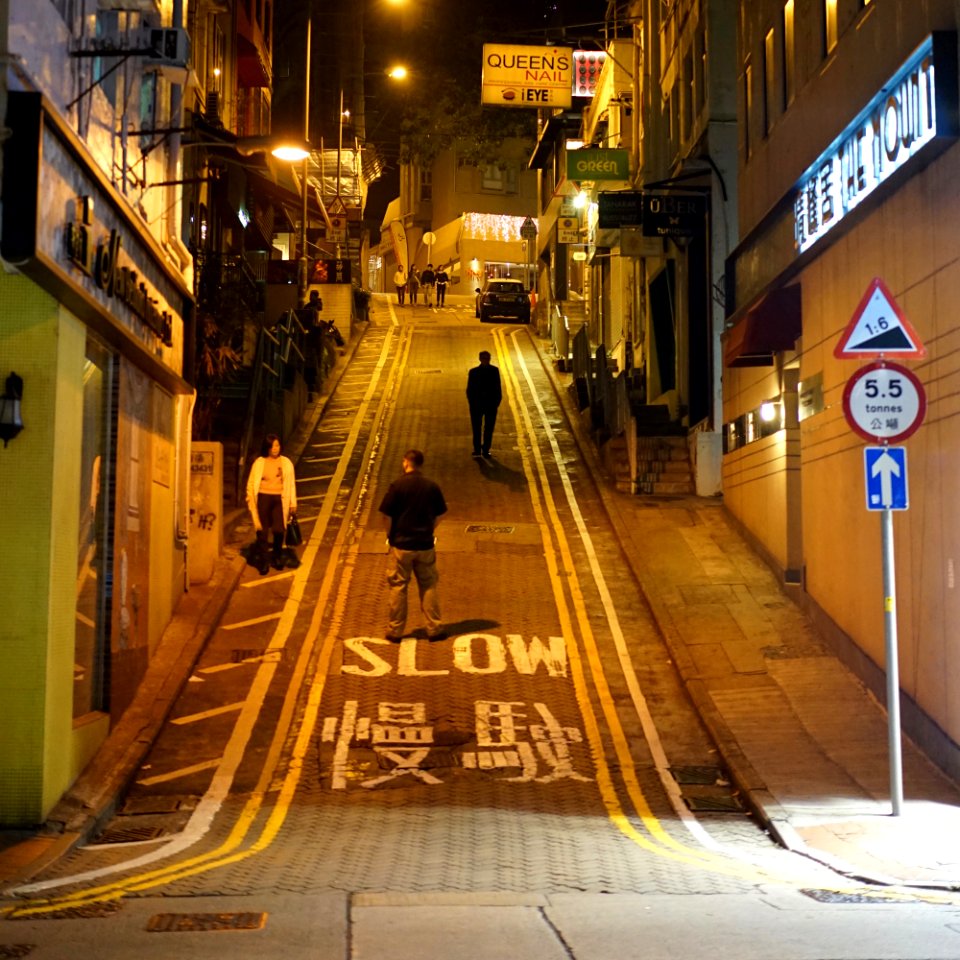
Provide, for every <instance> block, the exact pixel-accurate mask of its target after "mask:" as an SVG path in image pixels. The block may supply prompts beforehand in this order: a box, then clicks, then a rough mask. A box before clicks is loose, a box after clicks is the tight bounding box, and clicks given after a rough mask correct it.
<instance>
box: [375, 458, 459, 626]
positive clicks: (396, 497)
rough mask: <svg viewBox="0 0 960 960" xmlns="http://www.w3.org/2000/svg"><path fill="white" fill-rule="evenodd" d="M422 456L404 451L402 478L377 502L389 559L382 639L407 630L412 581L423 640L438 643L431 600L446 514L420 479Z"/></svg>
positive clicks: (436, 611)
mask: <svg viewBox="0 0 960 960" xmlns="http://www.w3.org/2000/svg"><path fill="white" fill-rule="evenodd" d="M422 467H423V454H422V453H421V452H420V451H419V450H408V451H407V452H406V453H405V454H404V455H403V473H402V475H401V476H400V477H398V478H397V479H396V480H394V481H393V483H391V484H390V487H389V489H388V490H387V492H386V493H385V494H384V497H383V500H382V501H381V502H380V508H379V509H380V513H381V514H382V515H383V522H384V527H385V529H386V531H387V544H388V545H389V551H390V556H389V559H388V561H387V584H388V585H389V587H390V609H389V614H388V622H387V639H388V640H394V641H397V640H400V639H402V638H403V635H404V630H405V629H406V625H407V588H408V587H409V586H410V578H411V577H416V580H417V588H418V589H419V591H420V609H421V611H422V612H423V616H424V619H425V620H426V621H427V636H428V637H429V638H430V639H431V640H440V639H442V638H443V637H445V636H446V633H445V632H444V629H443V622H442V621H441V619H440V602H439V599H438V597H437V582H438V580H439V575H438V573H437V554H436V550H435V544H436V529H437V524H438V523H439V522H440V518H441V517H442V516H443V515H444V514H445V513H446V512H447V504H446V501H445V500H444V499H443V493H442V492H441V490H440V487H439V486H438V485H437V484H436V483H434V481H433V480H430V479H429V478H428V477H425V476H424V475H423V473H422Z"/></svg>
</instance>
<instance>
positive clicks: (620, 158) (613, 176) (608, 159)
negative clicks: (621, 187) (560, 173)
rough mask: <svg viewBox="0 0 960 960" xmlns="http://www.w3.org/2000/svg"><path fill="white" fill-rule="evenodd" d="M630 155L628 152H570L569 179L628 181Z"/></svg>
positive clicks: (568, 160)
mask: <svg viewBox="0 0 960 960" xmlns="http://www.w3.org/2000/svg"><path fill="white" fill-rule="evenodd" d="M629 178H630V155H629V154H628V153H627V151H626V150H592V149H589V148H587V149H584V150H568V151H567V179H569V180H576V181H577V182H578V183H579V182H580V181H581V180H628V179H629Z"/></svg>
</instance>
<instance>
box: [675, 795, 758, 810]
mask: <svg viewBox="0 0 960 960" xmlns="http://www.w3.org/2000/svg"><path fill="white" fill-rule="evenodd" d="M683 800H684V802H685V803H686V805H687V806H688V807H689V808H690V809H691V810H693V811H694V812H695V813H742V812H743V805H742V804H741V803H740V801H739V800H738V799H737V798H736V797H684V798H683Z"/></svg>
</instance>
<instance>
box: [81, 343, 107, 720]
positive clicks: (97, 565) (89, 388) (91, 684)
mask: <svg viewBox="0 0 960 960" xmlns="http://www.w3.org/2000/svg"><path fill="white" fill-rule="evenodd" d="M115 396H116V377H115V372H114V358H113V355H112V354H111V353H110V352H109V351H108V350H107V349H106V348H105V347H103V346H101V345H100V344H99V343H97V342H96V341H93V340H90V341H88V345H87V355H86V359H85V362H84V367H83V401H82V402H83V413H82V416H83V426H82V431H81V436H80V476H79V477H78V484H77V487H78V489H79V492H80V502H79V509H80V527H79V531H80V537H79V543H78V550H77V608H76V617H75V624H76V626H75V634H74V652H73V662H74V668H73V682H74V687H73V716H74V718H77V717H82V716H84V715H85V714H88V713H93V712H94V711H99V710H106V709H107V702H106V699H107V695H106V684H105V672H106V658H107V651H108V649H109V636H110V604H111V596H112V582H113V576H112V573H113V536H112V531H113V494H114V467H113V451H114V445H115V439H116V415H115V411H116V402H115Z"/></svg>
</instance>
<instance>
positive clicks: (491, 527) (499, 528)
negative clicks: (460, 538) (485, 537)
mask: <svg viewBox="0 0 960 960" xmlns="http://www.w3.org/2000/svg"><path fill="white" fill-rule="evenodd" d="M515 529H516V528H515V527H511V526H510V525H509V524H507V523H470V524H467V533H513V531H514V530H515Z"/></svg>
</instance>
